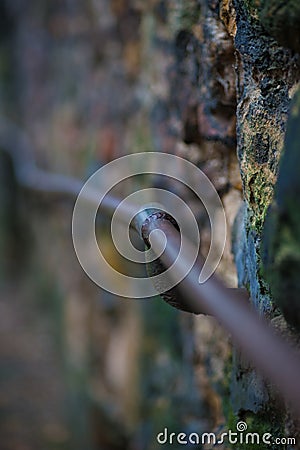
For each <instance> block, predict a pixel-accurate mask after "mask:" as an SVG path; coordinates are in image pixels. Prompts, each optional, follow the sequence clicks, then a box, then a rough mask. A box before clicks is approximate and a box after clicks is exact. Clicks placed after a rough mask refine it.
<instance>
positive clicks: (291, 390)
mask: <svg viewBox="0 0 300 450" xmlns="http://www.w3.org/2000/svg"><path fill="white" fill-rule="evenodd" d="M0 147H2V149H4V150H6V152H7V153H8V154H9V156H10V157H11V159H12V161H13V165H14V170H15V174H16V179H17V181H18V183H19V184H20V185H21V186H22V187H24V188H26V189H30V190H32V191H34V192H36V193H39V192H40V193H44V192H48V193H49V194H58V195H62V196H69V197H72V198H74V199H75V198H76V197H77V195H78V194H79V192H80V190H81V188H82V186H83V183H82V182H81V181H79V180H77V179H75V178H72V177H68V176H64V175H57V174H52V173H49V172H47V171H44V170H41V169H39V168H38V167H37V166H36V164H35V161H34V159H33V158H32V154H31V151H30V146H29V144H28V142H27V139H26V137H25V136H24V135H23V134H20V132H19V131H18V130H17V129H16V128H15V127H14V126H13V125H11V124H10V123H8V122H6V123H5V126H4V122H3V121H2V124H1V125H0ZM21 147H22V148H21ZM85 198H86V200H87V201H88V202H91V203H96V204H97V205H98V203H99V198H98V195H97V191H96V190H86V192H85ZM120 202H121V200H120V199H118V198H117V197H114V196H112V195H106V197H104V199H103V201H102V203H101V207H102V211H103V212H104V211H105V212H106V213H108V214H113V212H114V210H115V209H116V207H118V206H119V204H120ZM133 210H134V207H133ZM126 217H128V205H127V206H126ZM131 226H132V227H133V228H134V229H135V230H136V231H137V233H138V234H139V236H140V237H141V239H143V241H144V242H145V244H146V245H147V246H148V247H149V246H151V249H152V251H153V252H154V253H156V254H157V255H160V252H161V248H162V234H161V231H162V232H163V233H164V235H165V236H166V238H167V244H166V246H165V249H164V252H163V253H162V254H161V255H160V258H159V259H160V262H161V263H162V264H163V266H164V267H165V268H167V267H169V266H170V265H171V264H172V262H173V261H174V259H175V258H176V255H177V254H178V251H179V248H180V243H181V239H183V237H182V236H180V232H179V230H178V228H177V227H176V226H174V222H173V221H172V220H171V219H170V216H168V214H166V213H164V212H162V211H160V214H157V213H155V212H153V210H151V209H150V210H149V209H145V210H143V211H141V212H140V213H139V214H138V215H137V216H136V218H135V220H133V221H132V222H131ZM157 230H159V233H157ZM184 239H185V238H184ZM191 246H192V244H191V243H189V242H188V241H186V242H185V249H186V252H185V253H184V254H183V255H182V258H181V260H180V264H179V265H177V269H176V273H173V274H172V272H171V275H170V276H171V277H172V276H175V279H178V278H177V277H178V275H182V274H184V275H185V273H186V267H188V266H190V260H189V254H193V251H192V247H191ZM189 249H190V251H189ZM202 266H203V258H202V256H201V255H199V256H198V258H197V260H196V262H195V264H194V265H193V267H192V269H191V270H190V271H189V272H188V274H187V275H186V276H185V277H184V279H183V281H181V282H180V283H179V284H178V285H177V286H176V288H175V291H174V289H173V290H172V292H173V293H174V292H175V295H176V293H178V294H179V295H178V298H179V299H180V300H178V299H177V304H178V303H179V307H180V306H182V307H183V309H185V310H189V311H191V312H193V313H195V314H201V313H205V314H211V315H213V316H214V317H215V318H216V319H217V320H218V321H219V323H220V324H221V325H222V326H223V327H224V328H225V329H226V330H227V331H228V332H229V333H230V334H231V336H232V338H233V341H234V342H235V344H236V345H237V346H238V347H239V348H240V349H241V350H242V351H243V352H244V353H245V354H246V355H247V357H248V358H249V360H251V361H252V363H253V364H254V366H255V367H256V368H257V369H259V370H260V371H261V373H262V374H263V375H264V376H265V377H266V378H268V379H269V380H270V381H271V382H273V383H274V384H276V385H277V387H278V389H279V391H280V392H281V394H282V396H283V397H284V398H285V399H286V400H287V401H288V402H289V403H290V405H291V407H292V411H293V412H294V414H296V415H297V416H300V383H299V377H300V358H299V353H297V352H296V350H295V349H294V348H293V347H291V345H290V344H288V343H287V342H285V341H284V339H283V338H282V337H281V336H279V335H278V334H276V333H275V330H274V329H273V328H272V327H271V325H270V323H268V322H267V321H266V320H265V319H264V318H262V317H260V316H259V315H258V313H257V312H256V311H255V310H254V309H253V308H252V307H251V306H250V302H249V299H247V295H246V294H243V293H242V292H241V290H240V289H228V288H226V286H225V285H224V283H223V282H222V281H221V280H220V279H219V278H218V277H217V276H216V275H215V274H214V275H212V276H211V277H210V278H209V279H208V280H207V281H206V282H205V283H203V284H199V282H198V277H199V273H200V270H201V267H202ZM247 300H248V301H247ZM181 301H183V302H184V305H180V302H181ZM170 303H171V304H172V302H170Z"/></svg>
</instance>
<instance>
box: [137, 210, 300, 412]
mask: <svg viewBox="0 0 300 450" xmlns="http://www.w3.org/2000/svg"><path fill="white" fill-rule="evenodd" d="M157 230H159V231H163V233H164V234H165V236H166V237H167V246H166V247H165V250H164V253H163V254H162V255H161V257H160V260H161V261H162V262H163V264H164V266H165V267H169V266H170V264H172V262H173V261H174V259H175V258H176V255H177V254H178V252H179V248H180V241H181V239H182V237H180V234H179V232H178V230H177V229H176V228H175V227H174V226H173V224H172V223H170V221H169V220H167V219H166V218H164V217H163V218H155V219H153V220H151V218H150V220H149V219H148V220H147V222H146V225H145V224H144V226H143V231H142V235H143V238H144V240H145V242H146V243H147V245H151V248H152V250H153V251H154V252H157V254H158V253H159V251H160V250H159V249H161V246H162V235H161V233H160V232H159V233H157V232H156V231H157ZM191 245H192V244H190V243H189V242H185V247H186V252H185V255H183V257H182V258H181V260H180V265H179V268H178V272H179V273H180V272H182V273H185V268H186V266H187V265H188V264H189V253H190V254H191V252H192V250H191V248H189V247H191ZM202 265H203V258H202V257H201V255H199V257H198V259H197V260H196V263H195V264H194V266H193V268H192V269H191V271H190V272H189V273H188V275H187V276H186V277H185V278H184V280H183V281H182V282H181V283H180V284H179V285H178V286H177V288H178V289H179V290H180V291H181V294H182V295H183V296H184V299H185V302H186V306H187V307H189V308H190V310H192V311H193V312H194V313H195V314H201V313H206V314H211V315H213V316H214V317H215V318H216V319H217V320H218V321H219V323H220V324H221V325H222V326H223V327H224V328H225V329H226V330H227V331H229V333H230V334H231V336H232V339H233V341H234V343H235V344H236V345H237V346H238V347H239V348H240V349H241V350H242V351H243V352H244V353H245V354H246V355H247V357H248V358H249V360H250V361H252V363H253V364H254V366H255V367H257V369H259V370H260V371H261V373H262V374H263V375H264V376H265V377H267V378H268V379H269V380H271V381H272V382H273V383H274V384H276V385H277V387H278V388H279V389H280V392H281V393H282V395H283V396H284V397H285V398H286V399H287V400H288V401H289V402H290V404H291V405H292V407H293V410H294V412H295V413H296V414H297V415H299V416H300V383H299V377H300V359H299V353H296V351H295V350H294V349H293V348H292V347H291V346H290V345H289V344H288V343H286V342H285V341H284V340H283V339H282V338H281V337H280V336H278V335H277V334H276V333H275V331H274V329H273V328H272V327H271V326H270V324H269V323H268V322H267V321H266V320H265V319H263V318H262V317H259V316H258V314H257V312H256V311H255V310H254V309H253V308H252V307H251V306H250V304H249V302H247V301H246V300H247V297H246V296H245V295H244V298H243V296H242V294H241V292H239V291H238V290H234V289H227V288H226V287H225V285H224V284H223V283H222V282H221V281H220V280H219V278H218V277H217V276H216V275H212V276H211V277H210V278H209V279H208V280H207V281H206V282H205V283H203V284H199V282H198V277H199V272H200V269H201V267H202ZM178 272H174V277H177V276H178ZM171 274H172V272H171Z"/></svg>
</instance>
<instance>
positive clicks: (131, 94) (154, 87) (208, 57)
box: [0, 0, 299, 450]
mask: <svg viewBox="0 0 300 450" xmlns="http://www.w3.org/2000/svg"><path fill="white" fill-rule="evenodd" d="M270 3H272V2H270ZM275 3H276V2H275V1H274V2H273V3H272V5H273V4H274V5H275ZM290 3H291V4H292V3H293V2H290ZM274 5H273V7H274ZM1 8H2V9H3V15H2V17H5V21H3V22H5V24H6V26H7V29H6V28H5V27H2V34H3V39H2V44H1V47H0V51H1V53H0V58H1V66H0V71H1V89H0V95H1V114H5V115H6V116H8V117H9V118H10V120H12V121H14V122H16V123H18V124H19V127H20V128H21V129H24V130H25V131H26V133H27V134H28V136H29V137H30V139H31V142H32V146H33V149H34V152H35V157H36V159H37V162H38V164H39V165H40V166H42V167H44V168H46V169H47V170H51V171H57V172H60V173H65V174H72V175H76V176H77V177H80V178H82V179H85V178H87V177H88V176H89V175H90V174H91V173H92V172H93V171H94V170H95V169H97V168H98V167H100V166H101V165H103V164H104V163H106V162H108V161H110V160H112V159H114V158H116V157H118V156H121V155H124V154H127V153H131V152H137V151H149V150H155V151H157V152H169V153H173V154H176V155H179V156H183V157H185V158H187V159H189V160H190V161H192V162H194V163H195V164H197V165H198V167H200V168H201V169H202V170H203V171H204V172H205V173H206V174H207V175H208V176H209V178H210V179H211V180H212V182H213V183H214V185H215V187H216V189H217V191H218V193H219V195H220V196H221V198H222V201H223V203H224V207H225V212H226V217H227V220H228V228H229V232H228V240H227V243H226V248H225V253H224V257H223V260H222V262H221V264H220V267H219V268H218V272H219V274H220V276H221V277H223V279H224V280H225V281H226V282H227V283H228V284H229V285H230V286H232V287H235V286H237V284H238V285H239V286H243V287H245V288H246V289H247V290H248V292H249V294H250V296H251V301H252V302H253V305H254V306H255V308H256V309H257V310H258V311H259V312H260V313H261V314H264V315H266V316H267V317H268V318H270V319H271V320H273V321H274V323H276V324H277V326H279V325H278V323H282V317H281V314H280V311H279V310H278V308H277V307H276V306H275V304H274V301H273V298H272V295H271V292H270V289H269V285H268V283H267V281H266V279H265V278H264V277H263V276H262V269H261V260H262V251H261V241H262V238H261V237H262V231H263V228H264V221H265V217H266V213H267V209H268V206H269V205H270V203H271V202H272V198H273V190H274V184H275V182H276V179H277V174H278V164H279V160H280V155H281V152H282V148H283V142H284V134H285V130H286V122H287V116H288V109H289V104H290V100H291V97H292V96H293V94H294V92H295V91H296V89H297V83H298V81H299V56H298V54H297V53H296V51H297V50H298V48H295V45H294V41H293V40H292V43H293V44H292V45H290V44H289V43H290V42H291V39H288V41H286V39H283V40H282V39H281V38H280V37H279V38H278V32H277V31H275V32H274V30H273V27H272V26H271V25H270V23H269V16H268V2H267V1H265V2H263V1H262V2H261V5H257V2H251V1H246V0H232V1H230V0H228V1H227V0H223V1H217V0H188V1H183V0H174V1H167V0H152V1H149V2H143V1H140V0H130V1H125V0H111V1H109V0H101V1H98V2H94V1H92V0H89V1H86V2H82V1H79V0H71V1H51V2H50V1H46V0H43V1H41V0H39V1H38V0H31V1H30V2H26V1H12V0H10V1H8V0H7V1H6V2H4V3H3V6H1ZM296 12H297V7H296ZM285 13H286V11H285ZM293 14H294V13H293ZM295 14H296V13H295ZM274 17H275V18H276V14H275V15H274ZM293 17H294V16H293ZM296 17H299V16H297V15H296ZM293 20H294V19H293ZM266 21H267V23H266ZM278 23H279V24H280V23H281V22H280V20H279V21H278ZM292 23H294V22H293V21H292ZM278 27H279V28H280V26H279V25H276V27H275V28H276V30H277V28H278ZM269 33H270V34H269ZM272 36H273V37H272ZM281 44H283V45H285V46H286V47H283V46H282V45H281ZM289 47H290V48H289ZM163 187H164V188H167V189H171V188H172V184H171V183H170V182H165V181H164V184H163ZM181 194H182V195H183V197H184V200H185V201H186V202H187V203H189V204H191V205H193V208H194V210H195V211H196V213H197V218H198V221H199V224H200V226H201V239H202V246H203V248H202V250H203V251H204V252H205V251H207V249H208V245H209V239H210V234H209V227H208V223H207V218H206V216H205V214H204V212H203V209H202V208H201V205H199V204H196V205H194V204H193V198H192V197H191V196H190V194H189V193H185V192H182V193H181ZM71 212H72V204H68V203H67V204H66V203H58V204H57V203H55V202H53V201H52V202H49V201H47V199H46V198H45V199H42V201H41V200H38V199H35V198H32V197H31V196H30V198H28V196H27V197H26V195H23V196H22V199H21V206H20V215H21V217H22V225H23V226H25V224H26V227H27V228H28V230H29V231H28V233H29V234H28V235H29V236H31V239H30V240H29V242H27V246H26V245H25V244H24V242H23V241H22V240H20V238H21V237H22V235H23V234H24V233H22V231H20V229H19V231H18V232H17V236H15V235H14V240H16V242H17V245H16V246H15V247H17V248H14V252H12V247H11V246H10V247H9V252H10V253H13V255H17V256H12V257H11V259H12V264H13V267H14V269H13V270H14V276H15V277H17V275H16V274H15V268H16V267H18V264H17V263H15V262H14V261H15V260H16V259H17V261H18V260H19V256H18V255H19V254H20V248H21V249H22V251H21V253H22V256H23V260H24V259H25V261H26V264H25V266H27V267H26V269H24V270H25V272H24V273H23V275H22V278H21V279H20V278H15V279H17V280H18V283H21V285H23V284H22V283H24V279H25V283H27V284H28V283H29V285H30V284H31V288H30V289H32V292H35V294H32V296H33V295H36V296H37V301H39V299H40V297H44V301H45V302H46V304H47V305H48V307H49V305H51V304H52V303H51V302H52V300H53V299H52V297H51V295H50V294H51V292H53V291H51V290H49V285H51V286H52V285H54V286H55V292H56V293H57V292H58V293H59V294H55V295H56V302H55V305H56V307H55V308H54V313H53V315H52V317H53V321H54V323H55V324H56V326H55V330H56V331H55V333H56V337H58V338H59V339H58V342H59V353H60V355H61V356H60V357H61V360H62V364H63V367H64V368H65V374H66V379H67V381H68V383H67V384H68V386H69V388H68V389H69V397H70V408H69V409H70V411H69V412H70V416H71V417H72V421H73V422H72V423H73V425H72V427H73V428H72V430H73V433H74V435H75V439H74V442H73V444H72V445H73V447H72V448H76V447H75V446H76V445H77V447H78V448H79V449H82V448H85V447H86V445H92V444H91V443H90V442H89V441H90V439H88V438H87V436H88V430H91V429H92V440H93V442H94V444H93V445H94V446H95V448H96V449H98V448H99V449H100V448H105V450H109V449H112V450H115V449H120V450H121V449H122V450H123V449H124V448H128V449H133V448H137V449H149V450H151V449H156V448H157V444H156V441H155V436H156V434H157V433H158V432H159V431H161V430H162V429H163V428H164V427H168V428H169V429H170V430H172V431H174V432H176V431H183V432H189V431H196V432H197V433H199V434H201V433H203V432H208V431H212V430H218V431H220V430H221V431H222V430H226V429H227V428H228V427H231V428H232V429H235V426H236V422H237V420H238V419H244V420H246V421H247V423H248V426H249V428H251V431H257V432H259V431H262V430H266V431H270V432H271V433H272V434H274V435H275V434H276V433H277V434H279V433H283V432H284V428H285V427H287V426H289V428H286V429H287V430H288V431H289V433H290V434H292V433H295V429H293V427H295V425H294V424H292V422H291V421H290V420H289V419H287V415H286V412H285V409H284V407H283V406H282V404H281V403H280V402H279V401H278V399H277V396H276V395H275V392H274V390H273V389H272V388H271V387H270V386H269V385H267V384H266V382H265V381H264V380H262V379H261V378H260V377H259V376H258V375H257V373H256V372H255V370H254V368H253V367H252V366H251V364H250V363H249V362H248V361H247V360H246V358H245V357H244V356H243V355H241V354H240V353H239V352H238V350H237V349H232V346H231V343H230V337H228V334H227V333H226V332H225V331H224V330H222V329H221V328H220V326H219V325H218V324H217V323H216V321H215V320H214V319H213V318H211V317H205V316H201V317H200V316H199V317H194V316H191V315H189V314H187V313H182V312H178V311H176V310H173V309H172V308H171V307H170V306H169V305H166V304H164V303H163V302H162V301H161V299H160V298H155V299H153V300H151V301H149V300H145V301H141V302H139V303H138V302H135V301H130V300H124V299H120V298H116V297H115V296H113V295H110V294H108V293H105V292H102V291H99V289H97V287H96V286H94V285H93V284H92V283H91V282H90V281H89V279H87V277H86V276H85V274H84V273H83V272H82V271H81V268H80V267H79V265H78V263H77V260H76V258H75V255H74V252H73V249H72V243H71V234H70V217H71ZM13 217H15V216H14V215H13ZM18 220H20V219H18ZM18 220H17V222H18ZM216 220H217V217H216ZM104 225H105V224H104ZM8 228H11V227H10V226H8ZM27 228H26V229H27ZM41 230H43V232H42V233H41ZM3 233H6V235H5V236H6V241H7V236H8V235H9V234H10V231H9V230H7V229H6V231H4V232H3ZM26 236H27V234H26ZM231 236H233V242H232V239H231ZM4 240H5V239H4ZM103 240H104V244H105V245H106V246H107V251H108V252H110V251H111V252H112V250H111V243H110V242H109V240H108V239H107V238H106V237H105V238H104V239H103ZM27 241H28V239H27ZM18 243H19V245H18ZM232 245H233V254H234V256H233V254H232V252H231V247H232ZM28 262H30V264H29V263H28ZM118 263H120V262H118V260H117V261H116V264H118ZM28 280H29V281H28ZM50 291H51V292H50ZM50 309H51V308H50ZM280 329H281V330H282V329H284V330H286V328H284V327H283V328H282V327H281V328H280ZM285 332H286V331H285ZM112 430H113V431H112ZM87 442H88V444H87ZM224 448H227V447H224ZM241 448H242V447H241ZM260 448H262V447H260Z"/></svg>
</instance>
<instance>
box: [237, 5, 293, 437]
mask: <svg viewBox="0 0 300 450" xmlns="http://www.w3.org/2000/svg"><path fill="white" fill-rule="evenodd" d="M261 3H264V5H263V10H262V12H261V7H260V6H259V7H257V3H255V2H246V1H245V2H243V1H234V2H233V5H234V7H235V14H234V17H235V20H236V31H235V38H234V43H235V48H236V50H237V52H236V75H237V151H238V158H239V162H240V168H241V176H242V180H243V192H244V198H245V203H244V205H243V208H242V209H241V211H240V213H239V215H238V217H237V220H236V226H235V229H234V245H233V250H234V254H235V260H236V264H237V271H238V278H239V285H241V286H245V287H247V289H248V290H249V293H250V294H251V299H252V302H253V304H254V306H255V308H256V309H257V310H258V311H259V312H260V313H261V314H264V315H267V316H268V317H270V318H272V317H274V316H276V315H278V310H277V308H276V304H274V302H273V298H272V296H271V294H270V290H269V286H268V284H267V282H266V281H265V279H264V278H263V276H262V270H261V259H262V254H261V248H260V246H261V235H262V229H263V226H264V221H265V217H266V213H267V210H268V207H269V205H270V203H271V201H272V198H273V192H274V184H275V182H276V179H277V174H278V165H279V159H280V155H281V152H282V148H283V141H284V135H285V131H286V123H287V113H288V109H289V105H290V100H291V97H292V96H293V93H294V92H295V89H296V87H297V83H298V81H299V75H300V72H299V55H298V54H296V53H294V52H293V51H292V50H290V49H289V48H285V47H282V46H280V44H279V42H277V41H276V40H275V39H273V38H272V37H271V36H270V35H269V34H268V32H267V31H266V30H269V28H268V27H267V26H266V27H265V28H264V25H263V24H262V22H261V21H260V14H262V16H263V20H264V24H265V20H266V11H267V9H266V8H267V3H268V4H270V3H272V4H273V5H275V3H276V2H261ZM277 3H279V2H277ZM291 3H292V2H291ZM270 11H271V10H269V12H270ZM268 20H269V21H271V20H272V19H271V15H270V16H268ZM274 20H276V16H275V18H274ZM272 34H273V33H272ZM275 37H276V36H275ZM279 41H280V42H281V43H284V44H287V42H283V40H282V39H281V40H280V39H279ZM292 47H293V46H292ZM265 237H266V232H265ZM274 276H275V277H276V275H275V274H274ZM245 393H246V395H245ZM233 399H234V402H233V407H234V410H235V412H236V413H239V414H242V416H243V417H248V415H249V413H250V415H251V414H253V413H255V414H256V418H255V421H256V423H258V422H259V421H260V420H261V423H265V426H267V427H268V426H269V429H271V430H272V429H273V432H274V430H277V431H278V429H279V428H280V427H283V424H284V417H285V413H284V410H283V409H282V406H280V404H278V401H277V399H276V395H275V396H274V392H273V391H272V390H269V389H268V387H267V385H266V384H265V383H264V382H263V381H262V380H261V379H260V378H259V377H258V376H257V375H256V374H255V372H254V371H253V368H251V365H249V363H248V362H247V361H245V360H244V359H243V358H242V356H241V355H239V354H238V353H237V354H236V360H235V369H234V371H233ZM274 402H275V403H274ZM271 410H272V411H274V412H275V411H276V412H277V413H276V414H275V415H274V416H273V417H272V419H271V420H269V422H268V424H269V425H267V422H266V417H267V415H268V414H269V412H270V411H271ZM245 412H246V415H245Z"/></svg>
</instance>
